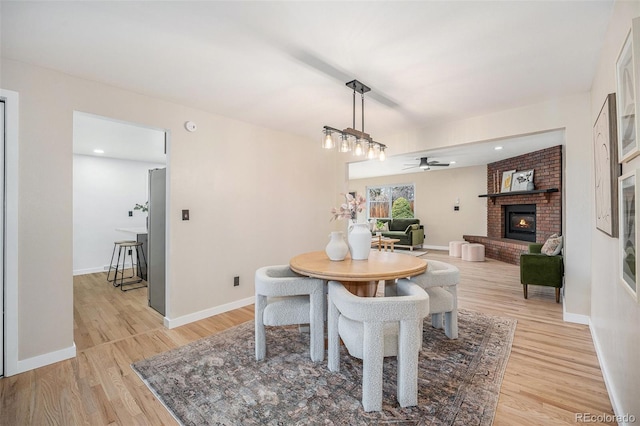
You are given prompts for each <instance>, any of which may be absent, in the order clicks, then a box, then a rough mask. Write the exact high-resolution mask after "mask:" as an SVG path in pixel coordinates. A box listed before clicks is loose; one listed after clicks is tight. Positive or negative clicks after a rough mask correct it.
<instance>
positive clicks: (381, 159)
mask: <svg viewBox="0 0 640 426" xmlns="http://www.w3.org/2000/svg"><path fill="white" fill-rule="evenodd" d="M378 158H379V159H380V161H384V160H386V159H387V154H385V153H384V148H382V147H380V155H379V156H378Z"/></svg>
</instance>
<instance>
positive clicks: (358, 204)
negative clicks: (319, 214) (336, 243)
mask: <svg viewBox="0 0 640 426" xmlns="http://www.w3.org/2000/svg"><path fill="white" fill-rule="evenodd" d="M340 195H343V196H344V198H345V200H346V203H343V204H341V205H340V208H338V209H336V208H335V207H334V208H332V209H331V214H332V215H333V217H332V218H331V220H334V219H355V216H356V213H360V212H361V211H362V210H363V209H364V207H365V205H366V204H367V199H366V198H364V197H363V196H362V195H356V196H355V197H354V196H353V195H351V194H340Z"/></svg>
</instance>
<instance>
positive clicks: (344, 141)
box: [338, 135, 351, 152]
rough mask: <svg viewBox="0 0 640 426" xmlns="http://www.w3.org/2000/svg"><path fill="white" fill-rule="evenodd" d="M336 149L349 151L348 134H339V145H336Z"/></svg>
mask: <svg viewBox="0 0 640 426" xmlns="http://www.w3.org/2000/svg"><path fill="white" fill-rule="evenodd" d="M338 150H339V151H340V152H349V151H351V141H350V140H349V136H347V135H342V136H340V145H339V146H338Z"/></svg>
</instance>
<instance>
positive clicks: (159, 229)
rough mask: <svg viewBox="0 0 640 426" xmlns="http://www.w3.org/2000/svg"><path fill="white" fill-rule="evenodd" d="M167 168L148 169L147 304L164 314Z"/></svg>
mask: <svg viewBox="0 0 640 426" xmlns="http://www.w3.org/2000/svg"><path fill="white" fill-rule="evenodd" d="M166 201H167V169H153V170H149V229H148V234H149V241H148V255H149V257H148V258H147V262H148V265H149V267H148V279H147V283H148V284H149V306H151V307H152V308H153V309H155V310H156V311H158V312H160V313H161V314H162V315H165V271H166V267H165V259H166V257H165V229H166V226H165V222H166Z"/></svg>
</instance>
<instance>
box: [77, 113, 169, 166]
mask: <svg viewBox="0 0 640 426" xmlns="http://www.w3.org/2000/svg"><path fill="white" fill-rule="evenodd" d="M164 136H165V134H164V131H163V130H160V129H151V128H148V127H144V126H141V125H138V124H133V123H125V122H123V121H117V120H112V119H109V118H106V117H100V116H97V115H93V114H86V113H82V112H74V113H73V153H74V154H80V155H91V156H95V157H105V158H117V159H121V160H131V161H144V162H146V163H157V164H166V162H167V156H166V154H165V150H164ZM96 150H98V151H100V152H96Z"/></svg>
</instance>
